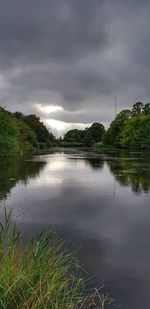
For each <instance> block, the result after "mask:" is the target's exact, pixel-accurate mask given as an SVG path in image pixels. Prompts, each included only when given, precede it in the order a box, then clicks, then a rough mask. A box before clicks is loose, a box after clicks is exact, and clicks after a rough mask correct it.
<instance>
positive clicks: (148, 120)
mask: <svg viewBox="0 0 150 309" xmlns="http://www.w3.org/2000/svg"><path fill="white" fill-rule="evenodd" d="M121 145H122V146H123V147H129V148H133V147H135V148H150V115H141V116H136V117H133V118H131V119H129V121H128V122H127V123H126V125H125V128H124V130H123V132H122V138H121Z"/></svg>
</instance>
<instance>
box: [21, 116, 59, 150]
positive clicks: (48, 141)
mask: <svg viewBox="0 0 150 309" xmlns="http://www.w3.org/2000/svg"><path fill="white" fill-rule="evenodd" d="M23 120H24V122H25V123H27V124H28V126H29V127H30V128H31V129H32V130H33V131H34V132H35V134H36V138H37V141H38V144H39V147H40V148H42V149H45V148H48V147H50V146H52V143H53V142H54V140H55V138H54V136H53V134H52V133H50V132H49V131H48V129H47V128H46V126H45V125H44V124H43V122H41V121H40V118H39V117H37V116H36V115H27V116H24V118H23Z"/></svg>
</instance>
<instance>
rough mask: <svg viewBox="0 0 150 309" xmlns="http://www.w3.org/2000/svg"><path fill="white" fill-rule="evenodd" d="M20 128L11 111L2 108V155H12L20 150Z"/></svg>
mask: <svg viewBox="0 0 150 309" xmlns="http://www.w3.org/2000/svg"><path fill="white" fill-rule="evenodd" d="M18 135H19V130H18V128H17V125H16V122H15V120H14V119H13V117H12V115H11V113H9V112H7V111H5V110H4V109H3V108H0V155H12V154H17V153H19V152H20V147H19V143H18V140H17V138H18Z"/></svg>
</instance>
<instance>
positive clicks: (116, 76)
mask: <svg viewBox="0 0 150 309" xmlns="http://www.w3.org/2000/svg"><path fill="white" fill-rule="evenodd" d="M149 31H150V1H149V0H125V1H123V0H13V1H12V0H0V105H1V106H6V108H7V109H9V110H10V111H12V112H15V111H21V112H23V113H25V114H30V113H36V114H37V115H38V116H40V117H41V119H42V121H44V123H45V124H46V125H47V126H48V127H50V128H51V129H52V131H53V132H54V133H55V134H57V135H61V134H64V132H65V131H66V130H69V129H71V128H81V129H82V128H84V127H88V126H89V125H90V124H91V123H93V122H97V121H98V122H102V123H103V124H104V125H105V126H106V127H108V126H109V123H110V122H111V121H112V120H113V118H114V111H115V108H114V106H115V96H117V111H118V112H119V111H120V110H122V109H124V108H129V107H131V106H132V105H133V103H135V102H137V101H143V102H144V103H146V102H150V33H149Z"/></svg>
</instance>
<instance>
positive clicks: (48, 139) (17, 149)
mask: <svg viewBox="0 0 150 309" xmlns="http://www.w3.org/2000/svg"><path fill="white" fill-rule="evenodd" d="M54 142H55V137H54V135H53V134H52V133H51V132H49V130H48V129H47V128H46V126H45V125H44V124H43V123H42V122H41V121H40V118H39V117H37V116H36V115H26V116H24V115H23V114H22V113H18V112H16V113H14V114H12V113H10V112H8V111H6V110H5V109H4V108H2V107H1V108H0V155H4V156H5V155H16V154H26V153H34V152H36V151H37V150H40V149H46V148H48V147H50V146H52V145H53V144H54Z"/></svg>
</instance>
